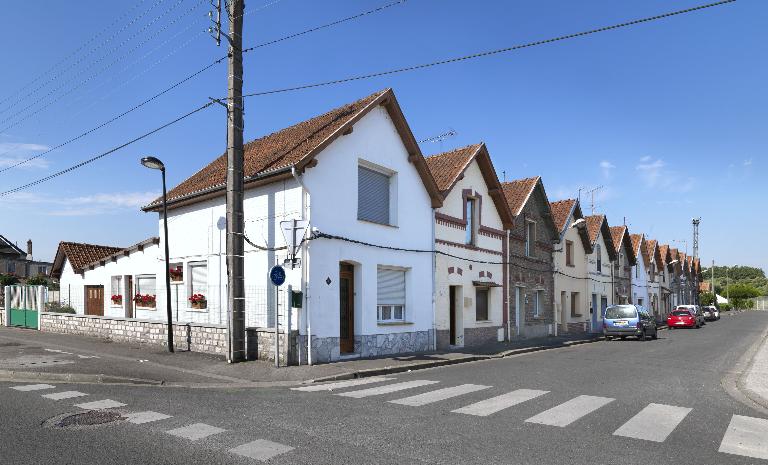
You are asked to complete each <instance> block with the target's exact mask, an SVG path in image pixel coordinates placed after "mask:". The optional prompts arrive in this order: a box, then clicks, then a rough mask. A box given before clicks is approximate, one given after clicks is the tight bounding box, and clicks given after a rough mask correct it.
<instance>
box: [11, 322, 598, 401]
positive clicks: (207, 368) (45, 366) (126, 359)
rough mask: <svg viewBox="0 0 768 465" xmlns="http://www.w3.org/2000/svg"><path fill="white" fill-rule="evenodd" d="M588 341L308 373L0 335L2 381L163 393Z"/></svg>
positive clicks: (80, 341)
mask: <svg viewBox="0 0 768 465" xmlns="http://www.w3.org/2000/svg"><path fill="white" fill-rule="evenodd" d="M599 339H600V338H599V337H594V336H592V335H579V336H559V337H551V338H540V339H528V340H521V341H515V342H512V343H496V344H490V345H487V346H483V347H478V348H473V349H472V350H461V351H459V352H434V353H426V354H425V353H420V354H412V355H398V356H391V357H382V358H376V359H356V360H345V361H341V362H336V363H328V364H322V365H313V366H290V367H280V368H275V367H274V365H273V364H272V363H267V362H263V361H249V362H244V363H237V364H228V363H227V362H226V361H225V360H224V359H223V358H221V357H216V356H211V355H206V354H200V353H194V352H176V353H174V354H170V353H168V352H166V351H165V350H164V349H163V348H162V347H157V346H148V345H137V344H134V345H132V344H122V343H112V342H106V341H103V340H100V339H95V338H90V337H83V336H74V335H63V334H55V333H41V332H39V331H33V330H25V329H17V328H5V327H2V328H0V380H6V381H7V380H25V381H26V380H51V381H62V380H65V381H67V380H68V381H71V382H99V383H133V384H157V385H168V386H190V387H194V386H197V387H203V386H211V387H213V386H232V387H234V386H239V385H247V386H281V385H296V384H300V383H307V382H317V381H326V380H334V379H350V378H356V377H365V376H376V375H383V374H391V373H401V372H405V371H412V370H419V369H425V368H432V367H436V366H444V365H452V364H457V363H467V362H472V361H478V360H489V359H494V358H502V357H508V356H514V355H519V354H523V353H529V352H534V351H539V350H547V349H553V348H561V347H568V346H571V345H576V344H583V343H588V342H594V341H596V340H599Z"/></svg>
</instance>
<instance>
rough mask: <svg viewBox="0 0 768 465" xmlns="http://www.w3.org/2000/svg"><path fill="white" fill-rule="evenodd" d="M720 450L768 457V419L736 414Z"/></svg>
mask: <svg viewBox="0 0 768 465" xmlns="http://www.w3.org/2000/svg"><path fill="white" fill-rule="evenodd" d="M718 451H719V452H724V453H726V454H733V455H741V456H744V457H752V458H755V459H768V420H764V419H762V418H753V417H744V416H741V415H734V416H733V417H731V423H730V424H729V425H728V430H726V432H725V436H723V441H722V442H721V443H720V449H718Z"/></svg>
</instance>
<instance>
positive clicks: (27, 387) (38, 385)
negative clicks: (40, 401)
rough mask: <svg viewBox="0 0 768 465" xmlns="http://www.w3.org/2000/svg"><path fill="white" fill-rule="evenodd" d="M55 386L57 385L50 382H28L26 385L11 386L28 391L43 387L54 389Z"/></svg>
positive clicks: (39, 389) (40, 389)
mask: <svg viewBox="0 0 768 465" xmlns="http://www.w3.org/2000/svg"><path fill="white" fill-rule="evenodd" d="M55 387H56V386H51V385H50V384H27V385H24V386H11V389H15V390H17V391H22V392H27V391H42V390H43V389H53V388H55Z"/></svg>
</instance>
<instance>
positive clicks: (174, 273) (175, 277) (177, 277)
mask: <svg viewBox="0 0 768 465" xmlns="http://www.w3.org/2000/svg"><path fill="white" fill-rule="evenodd" d="M168 274H170V275H171V281H172V282H175V283H178V282H181V281H184V269H183V268H182V267H181V266H177V267H171V268H169V269H168Z"/></svg>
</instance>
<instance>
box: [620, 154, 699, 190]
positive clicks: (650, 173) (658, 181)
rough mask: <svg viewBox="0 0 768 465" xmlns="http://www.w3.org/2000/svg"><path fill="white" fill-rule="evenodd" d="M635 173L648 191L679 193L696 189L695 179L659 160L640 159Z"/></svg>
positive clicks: (647, 157) (650, 158)
mask: <svg viewBox="0 0 768 465" xmlns="http://www.w3.org/2000/svg"><path fill="white" fill-rule="evenodd" d="M635 171H637V174H638V175H639V177H640V179H641V180H642V181H643V183H644V184H645V187H647V188H648V189H662V190H663V191H665V192H678V193H681V192H690V191H692V190H693V189H694V188H695V187H696V179H694V178H692V177H690V176H687V175H686V174H684V173H681V172H679V171H676V170H675V169H674V168H672V167H669V166H668V165H667V163H666V162H665V161H664V160H662V159H661V158H657V159H654V158H653V157H649V156H645V157H642V158H641V159H640V163H638V164H637V166H635Z"/></svg>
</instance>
